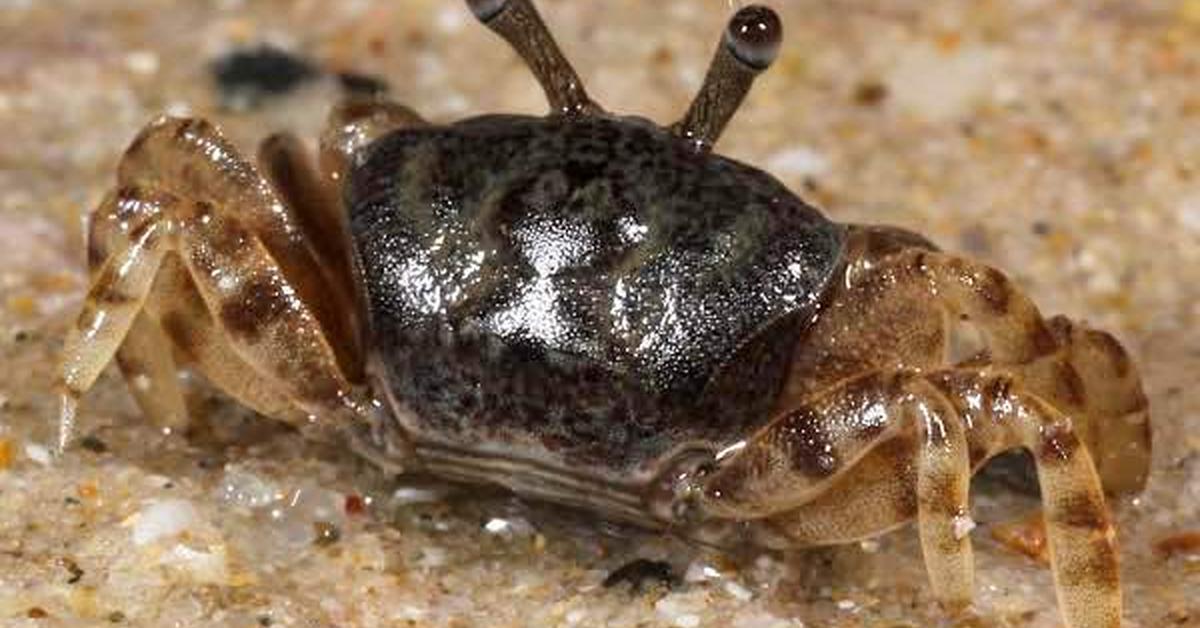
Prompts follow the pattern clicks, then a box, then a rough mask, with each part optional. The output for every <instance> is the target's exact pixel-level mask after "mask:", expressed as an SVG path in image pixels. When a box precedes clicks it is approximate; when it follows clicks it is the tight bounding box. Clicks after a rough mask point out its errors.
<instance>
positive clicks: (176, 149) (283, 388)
mask: <svg viewBox="0 0 1200 628" xmlns="http://www.w3.org/2000/svg"><path fill="white" fill-rule="evenodd" d="M119 180H120V181H121V182H122V184H121V186H120V187H119V189H118V190H117V191H116V192H115V193H114V194H113V195H112V196H111V197H110V200H108V201H106V203H105V205H103V206H102V207H101V209H100V211H98V212H97V214H96V216H97V218H96V220H97V224H98V225H99V226H98V227H96V228H95V229H94V231H93V237H94V238H95V239H94V241H93V242H92V243H91V245H90V247H89V249H90V251H91V253H92V255H91V257H92V258H93V263H94V264H96V265H98V266H99V267H100V270H99V271H97V272H96V274H95V276H94V281H93V285H92V288H91V290H90V292H89V295H88V298H87V301H86V302H85V306H84V309H83V312H82V314H81V315H80V320H79V323H78V324H77V326H76V330H75V332H73V333H72V334H71V335H70V337H69V338H68V340H67V346H66V352H65V356H64V362H63V382H62V389H63V391H64V405H63V415H62V418H61V421H60V432H61V435H60V441H61V443H60V444H61V445H64V446H65V445H66V443H67V441H68V440H69V437H70V433H71V428H72V424H73V421H74V407H75V402H76V400H77V399H78V397H79V396H80V395H81V394H82V393H83V392H84V391H85V390H87V388H89V387H90V386H91V385H92V384H93V383H94V381H95V379H96V377H97V376H98V375H99V373H100V371H101V370H102V369H103V367H104V365H105V364H107V362H108V361H110V360H111V358H112V357H113V354H114V352H116V351H117V350H118V348H120V347H121V346H122V345H123V344H124V342H125V339H126V338H127V335H128V334H129V332H130V330H131V329H133V326H134V321H135V320H136V319H137V317H139V316H142V314H140V313H141V312H143V308H144V307H147V308H148V310H147V314H146V315H148V316H149V319H153V320H156V321H157V322H158V323H159V331H161V334H154V333H153V332H152V331H148V330H152V329H153V328H152V327H146V326H143V325H139V326H138V328H137V333H138V337H137V338H136V339H135V340H134V341H133V342H132V343H130V345H129V346H130V351H131V354H133V355H135V357H141V358H145V357H147V356H148V352H150V351H152V350H154V349H155V346H156V345H161V341H162V337H163V336H165V337H166V338H169V340H170V342H171V343H172V344H173V345H174V346H175V347H176V349H178V351H177V353H178V354H179V355H181V356H183V357H185V358H186V359H187V360H189V361H190V362H192V363H193V364H195V365H197V366H198V367H199V368H200V370H201V371H202V372H205V374H207V375H209V377H210V379H212V380H213V381H214V383H216V384H217V385H218V386H219V387H221V388H223V389H225V390H226V392H229V393H231V394H233V395H234V396H236V397H238V398H239V399H240V400H241V401H243V402H245V403H246V404H247V405H249V406H251V407H254V408H256V409H259V410H261V411H265V412H267V413H268V414H271V415H272V416H275V417H276V418H279V419H282V420H285V421H288V422H291V423H294V424H307V423H310V422H312V420H315V419H320V421H317V422H318V423H321V424H326V423H332V422H337V421H338V420H339V418H340V417H343V416H345V415H346V414H347V413H349V414H350V415H359V416H361V415H362V414H363V413H365V412H366V411H367V410H366V409H365V408H364V406H365V405H366V403H365V402H364V401H362V400H358V399H357V397H356V394H357V393H355V392H354V391H355V390H356V388H355V386H354V381H353V380H352V379H348V378H347V376H346V375H345V373H346V372H347V371H346V370H345V369H343V367H342V365H343V364H345V363H350V364H357V362H356V360H357V359H358V358H357V357H356V355H355V354H354V351H353V349H352V348H351V349H350V350H347V348H346V347H345V346H343V345H342V344H341V343H340V342H339V341H340V340H343V338H342V337H341V336H342V335H343V333H342V332H344V331H345V329H346V327H345V326H338V325H334V326H332V327H331V326H328V325H326V324H325V322H326V320H335V319H336V318H337V317H341V318H347V317H353V316H355V312H354V311H353V310H352V311H350V312H346V311H344V310H337V309H336V308H334V307H331V306H330V305H329V304H328V302H329V301H330V300H329V299H322V298H321V296H320V295H322V294H324V293H326V292H327V285H328V284H327V282H328V281H329V278H328V277H326V276H325V273H324V272H323V271H320V269H321V268H322V266H321V264H320V263H319V259H320V257H319V253H317V252H316V251H315V249H314V247H313V245H312V243H311V242H309V240H308V239H307V238H306V235H305V233H304V231H303V228H302V226H301V221H300V220H299V219H298V218H297V216H296V215H295V214H294V213H292V210H291V209H290V208H288V207H286V206H285V205H283V203H281V202H280V201H279V199H278V198H277V197H276V196H275V194H274V192H273V191H272V190H271V188H270V186H269V185H268V184H267V182H266V181H264V180H263V179H261V178H260V177H258V176H257V174H256V172H255V170H254V169H253V167H252V166H250V165H249V164H247V163H246V162H244V161H242V160H241V159H240V157H238V156H237V154H236V153H235V152H234V151H233V149H232V147H231V146H229V144H228V143H227V142H225V141H224V139H223V138H221V137H220V136H219V135H218V134H216V132H215V130H214V129H213V128H212V127H211V126H209V125H207V124H206V123H203V122H201V121H189V120H172V119H160V120H158V121H156V122H154V123H152V124H151V125H150V126H149V127H147V129H146V130H144V131H143V132H142V133H141V134H140V135H139V136H138V138H137V139H136V140H135V141H134V143H133V144H132V145H131V147H130V149H129V150H128V151H127V152H126V155H125V158H124V159H123V160H122V163H121V166H120V176H119ZM301 209H302V210H303V208H301ZM234 212H237V215H236V217H235V216H234ZM113 217H119V218H122V219H124V220H125V222H127V223H128V224H127V225H126V226H127V229H122V228H114V225H116V224H117V223H114V220H113ZM101 260H103V261H101ZM159 280H161V281H159ZM149 319H148V320H149ZM147 325H149V323H147ZM331 329H332V330H333V331H332V332H331V331H330V330H331ZM152 337H153V338H154V339H153V340H151V338H152ZM339 347H341V353H339ZM158 349H159V350H161V346H158ZM165 359H166V358H164V360H165ZM133 361H135V362H136V361H137V360H133ZM171 370H173V364H171V365H168V364H166V363H165V362H162V363H158V364H155V365H154V373H153V374H154V375H155V376H156V377H160V376H162V375H163V374H164V373H163V371H171ZM132 372H133V369H132V368H131V369H129V370H127V374H130V373H132ZM350 372H351V373H353V372H355V371H354V370H351V371H350ZM170 380H171V378H167V381H168V382H169V381H170ZM176 392H177V391H176ZM154 399H155V400H156V401H155V402H154V403H158V404H160V405H172V404H174V403H175V401H176V399H175V398H174V397H171V398H170V399H169V400H168V397H155V398H154ZM144 405H146V404H144ZM179 405H182V404H179Z"/></svg>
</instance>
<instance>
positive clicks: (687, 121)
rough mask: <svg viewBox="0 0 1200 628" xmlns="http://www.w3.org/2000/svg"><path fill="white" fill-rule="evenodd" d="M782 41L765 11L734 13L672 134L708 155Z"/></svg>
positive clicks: (776, 21)
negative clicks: (701, 80) (697, 90)
mask: <svg viewBox="0 0 1200 628" xmlns="http://www.w3.org/2000/svg"><path fill="white" fill-rule="evenodd" d="M782 41H783V24H782V23H781V22H780V21H779V16H778V15H777V14H776V13H775V11H773V10H771V9H770V8H768V7H765V6H762V5H751V6H748V7H745V8H744V9H741V10H740V11H738V12H737V13H735V14H734V16H733V18H732V19H730V20H729V26H727V27H726V29H725V34H724V36H723V37H722V38H721V42H720V43H719V44H718V45H717V52H716V54H715V55H714V56H713V60H712V63H711V64H710V65H709V67H708V74H707V76H705V77H704V85H702V86H701V87H700V93H699V94H697V95H696V99H695V100H693V101H692V106H691V107H690V108H689V109H688V111H687V114H685V115H684V116H683V119H682V120H680V121H679V122H677V123H675V125H674V126H673V127H672V130H673V131H674V132H675V134H676V135H678V136H680V137H683V138H685V139H688V140H691V141H692V142H694V143H695V146H696V149H697V150H700V151H704V152H707V151H709V150H712V146H713V144H716V142H717V139H718V138H720V137H721V132H722V131H724V130H725V126H726V125H727V124H729V120H730V119H731V118H733V114H734V113H736V112H737V110H738V107H739V106H740V105H741V104H742V100H743V99H745V98H746V94H747V93H749V91H750V86H751V85H752V84H753V83H754V79H755V77H757V76H758V75H759V73H761V72H762V71H763V70H765V69H767V68H768V67H770V66H771V63H773V62H774V61H775V57H776V56H778V54H779V44H780V42H782Z"/></svg>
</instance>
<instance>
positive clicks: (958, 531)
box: [954, 515, 975, 539]
mask: <svg viewBox="0 0 1200 628" xmlns="http://www.w3.org/2000/svg"><path fill="white" fill-rule="evenodd" d="M974 529H975V520H974V519H971V518H970V517H968V516H966V515H959V516H957V517H955V518H954V538H956V539H962V538H964V537H966V536H967V535H968V534H970V533H971V530H974Z"/></svg>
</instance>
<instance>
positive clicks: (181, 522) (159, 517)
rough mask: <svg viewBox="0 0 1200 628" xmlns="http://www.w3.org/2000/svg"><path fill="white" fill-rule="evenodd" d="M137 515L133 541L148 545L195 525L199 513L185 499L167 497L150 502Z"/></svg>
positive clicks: (137, 543) (134, 523)
mask: <svg viewBox="0 0 1200 628" xmlns="http://www.w3.org/2000/svg"><path fill="white" fill-rule="evenodd" d="M135 517H136V518H135V519H134V522H133V542H134V544H135V545H147V544H149V543H153V542H155V541H157V540H159V539H162V538H166V537H171V536H175V535H177V534H179V533H181V532H183V531H184V530H187V529H188V528H190V527H192V526H194V525H195V524H196V522H197V521H198V519H199V513H197V512H196V507H195V506H193V505H192V503H191V502H189V501H187V500H185V499H166V500H162V501H152V502H150V503H149V505H147V506H146V507H145V508H143V509H142V510H141V511H140V512H138V513H137V515H135Z"/></svg>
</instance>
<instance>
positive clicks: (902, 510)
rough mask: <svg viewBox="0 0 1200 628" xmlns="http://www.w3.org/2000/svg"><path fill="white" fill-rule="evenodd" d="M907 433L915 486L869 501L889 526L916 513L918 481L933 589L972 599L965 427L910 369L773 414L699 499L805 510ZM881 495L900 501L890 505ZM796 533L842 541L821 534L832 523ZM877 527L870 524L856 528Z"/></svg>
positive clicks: (729, 511)
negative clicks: (892, 508)
mask: <svg viewBox="0 0 1200 628" xmlns="http://www.w3.org/2000/svg"><path fill="white" fill-rule="evenodd" d="M913 434H916V435H917V443H916V444H915V445H914V446H913V447H910V448H909V450H910V453H907V454H906V458H907V460H913V457H915V463H916V465H915V466H916V478H915V480H916V486H915V487H913V486H912V485H911V484H910V485H909V486H906V487H901V488H900V490H899V492H898V494H897V493H894V496H897V497H899V498H900V499H898V500H894V501H880V502H875V503H874V504H872V505H870V506H869V507H871V508H874V509H875V510H877V511H879V510H880V509H882V512H883V513H884V514H881V515H880V516H881V517H883V521H884V522H886V523H888V524H890V525H895V523H894V522H896V520H899V521H903V520H905V519H907V518H909V517H911V516H912V514H914V513H913V509H914V504H913V498H912V497H911V495H912V493H913V491H914V490H915V494H916V502H915V511H916V513H915V514H916V515H917V518H918V520H919V522H920V526H919V530H920V536H921V547H922V549H923V551H924V554H925V561H926V564H927V567H928V570H929V574H930V579H931V581H932V583H933V587H934V590H935V592H936V594H937V597H938V598H939V599H940V600H942V601H943V602H944V603H946V604H947V605H949V606H953V607H956V608H959V607H964V606H966V605H967V604H969V603H970V600H971V595H972V594H971V592H972V586H973V585H972V582H973V574H974V570H973V562H972V552H971V546H970V541H969V539H968V537H967V536H966V534H965V533H963V532H962V526H963V525H964V523H965V521H966V520H967V517H968V510H967V489H968V486H969V483H970V478H971V469H970V460H969V458H968V455H967V442H966V436H965V434H964V430H963V427H962V424H961V421H960V419H959V417H958V413H957V412H956V410H955V408H954V406H953V405H951V404H950V403H949V402H948V401H947V400H946V399H945V397H943V396H942V394H941V393H940V392H939V391H938V390H937V389H935V388H933V387H932V386H931V385H930V384H929V383H928V382H927V381H925V380H923V379H921V378H920V377H919V376H917V375H915V374H910V373H897V374H883V373H877V374H872V375H868V376H866V377H863V378H860V379H858V380H855V381H853V382H850V383H848V384H846V385H844V386H842V387H840V388H838V389H836V390H834V391H831V392H830V393H829V394H826V395H822V396H820V397H819V398H817V399H814V400H812V401H811V402H810V403H808V404H806V405H804V406H802V407H799V408H796V409H794V410H793V411H791V412H789V413H787V414H785V415H783V416H781V417H780V418H778V419H776V420H774V421H772V422H771V423H770V424H769V425H768V426H767V427H766V428H764V430H763V431H762V432H760V433H759V434H757V435H755V437H754V438H752V439H751V440H750V441H748V442H747V444H746V446H745V447H744V448H743V449H742V450H741V451H740V452H738V453H737V454H735V455H734V456H733V457H732V458H730V459H729V460H728V461H726V462H724V463H721V464H720V465H719V467H718V469H717V471H715V472H714V474H713V475H712V476H711V478H710V479H709V480H708V481H707V483H706V485H705V499H704V505H703V508H704V509H705V510H706V511H708V512H711V513H714V514H716V515H717V516H721V517H729V518H735V519H745V518H759V517H766V516H772V518H773V519H774V517H773V515H776V514H777V513H779V512H781V511H785V510H786V511H791V510H793V509H795V508H797V507H799V508H801V509H802V510H803V508H804V504H805V503H806V502H808V501H810V500H813V499H820V497H821V495H823V494H824V493H825V492H828V491H829V490H831V489H830V485H831V484H833V483H834V482H835V481H836V480H837V479H838V478H839V476H840V475H845V474H844V473H842V472H844V471H845V472H851V473H853V472H855V471H856V470H857V463H858V461H859V460H861V459H863V458H865V457H868V456H869V454H870V453H871V451H872V450H873V449H874V448H876V447H881V446H882V445H883V444H884V443H886V442H888V441H890V440H892V439H894V438H897V437H901V438H904V437H907V438H910V439H911V438H912V435H913ZM891 483H892V482H891V481H888V482H885V483H884V485H885V486H886V485H888V484H891ZM905 492H907V494H908V495H907V496H906V495H903V493H905ZM888 503H893V504H895V507H896V508H897V510H896V511H895V512H891V513H888V512H887V510H886V506H887V505H888ZM864 506H867V504H864ZM791 514H792V513H791V512H789V513H788V517H787V518H788V520H789V521H791V520H793V519H794V520H795V525H797V526H804V525H807V524H810V523H814V522H815V521H816V520H813V519H809V518H794V517H791ZM841 518H842V519H843V520H844V519H845V513H843V514H842V517H841ZM875 518H876V517H871V519H875ZM768 525H771V524H768ZM785 525H786V524H785ZM837 527H839V526H837V525H835V526H834V528H837ZM797 532H798V536H801V537H806V538H807V539H808V540H809V541H816V542H822V543H823V542H841V541H845V540H849V539H846V538H842V537H844V536H845V534H844V533H837V534H838V536H839V538H836V539H825V538H822V536H823V535H825V534H829V533H830V531H829V530H815V531H814V530H808V531H804V530H800V531H797ZM876 532H877V531H876V530H870V529H868V530H865V534H864V535H863V536H868V535H870V534H872V533H876ZM785 535H786V536H789V537H792V538H795V537H796V536H797V534H795V533H793V534H787V533H786V532H785Z"/></svg>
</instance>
